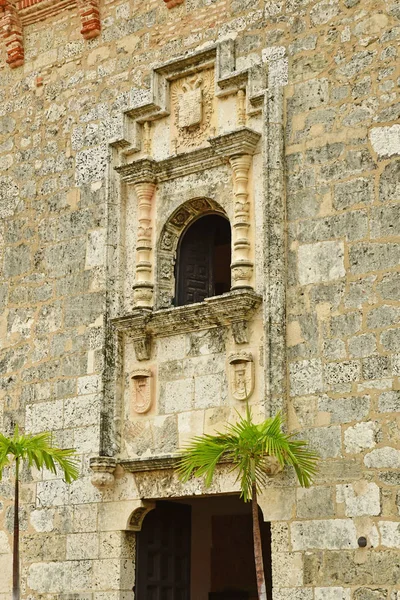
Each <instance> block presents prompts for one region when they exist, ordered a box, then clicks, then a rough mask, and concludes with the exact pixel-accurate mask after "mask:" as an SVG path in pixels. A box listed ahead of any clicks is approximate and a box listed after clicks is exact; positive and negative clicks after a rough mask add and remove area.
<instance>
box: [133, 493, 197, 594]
mask: <svg viewBox="0 0 400 600" xmlns="http://www.w3.org/2000/svg"><path fill="white" fill-rule="evenodd" d="M190 542H191V507H190V506H188V505H186V504H178V503H173V502H160V503H157V507H156V508H155V509H154V510H152V511H151V512H150V513H149V514H148V515H147V516H146V518H145V519H144V521H143V526H142V530H141V531H140V532H139V534H138V536H137V553H136V584H135V588H134V589H135V600H190Z"/></svg>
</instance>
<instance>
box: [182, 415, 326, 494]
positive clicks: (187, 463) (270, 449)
mask: <svg viewBox="0 0 400 600" xmlns="http://www.w3.org/2000/svg"><path fill="white" fill-rule="evenodd" d="M282 427H283V422H282V417H281V415H280V414H277V415H276V416H275V417H272V418H269V419H266V420H265V421H263V422H262V423H258V424H256V423H254V422H253V417H252V413H251V410H250V408H249V406H247V409H246V414H245V415H244V416H243V415H240V414H239V413H238V420H237V421H236V422H235V423H229V424H227V426H226V428H225V432H223V433H220V432H217V433H216V434H215V435H208V434H206V435H203V436H198V437H195V438H193V440H191V442H190V443H189V444H188V445H187V446H186V447H185V448H184V450H183V455H182V458H181V460H180V463H179V466H178V474H179V477H180V478H181V479H182V481H187V480H188V479H189V478H190V477H191V476H192V475H194V476H195V477H204V479H205V484H206V486H209V485H210V484H211V482H212V479H213V476H214V472H215V468H216V466H217V464H218V463H221V462H222V461H226V462H229V463H231V464H232V470H233V471H236V473H237V480H238V481H239V482H240V489H241V495H242V497H243V499H244V501H245V502H247V501H248V500H250V499H251V496H252V486H253V484H255V485H256V489H257V491H260V490H261V489H262V488H263V487H265V486H266V484H267V480H268V469H267V467H268V464H267V463H268V457H275V458H276V459H277V460H278V462H279V464H280V465H281V467H284V466H285V465H290V466H292V467H293V468H294V470H295V473H296V476H297V479H298V481H299V483H300V485H301V486H303V487H309V485H310V484H311V483H312V479H313V477H314V475H315V474H316V472H317V462H318V455H317V453H316V452H314V451H313V450H311V449H309V448H308V445H307V442H305V441H302V440H297V439H295V438H294V434H286V433H284V431H283V429H282Z"/></svg>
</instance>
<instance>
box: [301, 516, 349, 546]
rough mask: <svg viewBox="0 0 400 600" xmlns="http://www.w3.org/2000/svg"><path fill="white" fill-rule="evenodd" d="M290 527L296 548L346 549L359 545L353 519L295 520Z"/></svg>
mask: <svg viewBox="0 0 400 600" xmlns="http://www.w3.org/2000/svg"><path fill="white" fill-rule="evenodd" d="M290 529H291V537H292V545H293V549H294V550H313V549H315V548H326V549H330V550H345V549H349V548H356V547H357V538H356V535H357V534H356V528H355V525H354V523H353V521H352V520H351V519H331V520H319V521H305V522H300V521H295V522H293V523H292V525H291V527H290Z"/></svg>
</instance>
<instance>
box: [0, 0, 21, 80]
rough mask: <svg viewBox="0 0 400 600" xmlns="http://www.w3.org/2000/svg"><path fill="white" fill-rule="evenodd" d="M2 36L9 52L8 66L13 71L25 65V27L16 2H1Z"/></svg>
mask: <svg viewBox="0 0 400 600" xmlns="http://www.w3.org/2000/svg"><path fill="white" fill-rule="evenodd" d="M0 36H1V37H2V38H3V39H4V41H5V45H6V51H7V60H6V62H7V64H8V65H10V67H11V68H12V69H15V68H16V67H19V66H21V65H22V64H23V63H24V40H23V27H22V23H21V19H20V16H19V14H18V9H17V6H16V1H15V0H0Z"/></svg>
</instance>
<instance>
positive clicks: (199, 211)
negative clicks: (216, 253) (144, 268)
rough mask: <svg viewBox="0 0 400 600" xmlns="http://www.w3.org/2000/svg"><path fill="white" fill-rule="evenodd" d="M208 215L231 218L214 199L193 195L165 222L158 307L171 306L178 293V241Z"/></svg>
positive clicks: (160, 248)
mask: <svg viewBox="0 0 400 600" xmlns="http://www.w3.org/2000/svg"><path fill="white" fill-rule="evenodd" d="M207 214H218V215H222V216H224V217H226V218H228V217H227V214H226V212H225V211H224V209H223V208H222V207H221V206H220V205H219V204H218V203H217V202H215V201H214V200H211V199H210V198H193V199H192V200H188V201H187V202H185V203H184V204H182V205H180V206H179V208H177V209H176V210H175V211H174V212H173V213H172V215H171V216H170V218H169V219H168V221H167V222H166V223H165V225H164V227H163V229H162V231H161V235H160V239H159V242H158V245H157V261H156V309H160V308H170V307H171V306H172V301H173V299H174V296H175V274H174V266H175V261H176V254H177V248H178V243H179V240H180V238H181V236H182V234H183V233H184V231H185V230H186V229H187V228H188V227H189V226H190V225H191V224H192V223H193V222H194V221H195V220H196V219H197V218H199V217H201V216H204V215H207Z"/></svg>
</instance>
